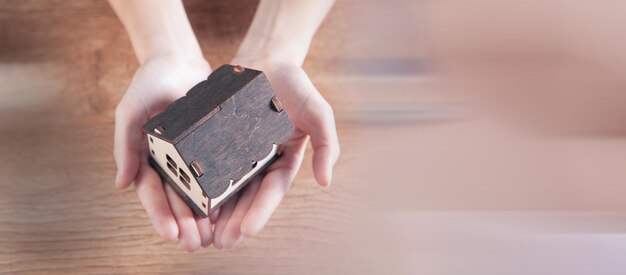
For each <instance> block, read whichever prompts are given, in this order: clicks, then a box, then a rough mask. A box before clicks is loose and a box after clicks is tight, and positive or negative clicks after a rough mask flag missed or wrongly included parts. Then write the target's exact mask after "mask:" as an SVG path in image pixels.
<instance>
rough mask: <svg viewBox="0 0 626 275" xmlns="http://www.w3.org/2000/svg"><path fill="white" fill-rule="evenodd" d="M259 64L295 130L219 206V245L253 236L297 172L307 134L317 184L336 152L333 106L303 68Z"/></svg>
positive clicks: (324, 180) (327, 175)
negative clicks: (257, 173)
mask: <svg viewBox="0 0 626 275" xmlns="http://www.w3.org/2000/svg"><path fill="white" fill-rule="evenodd" d="M261 68H262V69H263V70H264V72H265V73H266V75H267V77H268V78H269V80H270V83H271V84H272V87H273V88H274V91H275V92H276V94H277V96H278V97H279V98H280V100H281V102H282V103H283V106H284V108H285V110H286V111H287V114H288V116H289V118H290V119H291V120H292V122H293V123H294V126H295V128H296V130H295V131H294V133H293V135H292V136H291V138H290V139H289V140H288V141H287V142H285V143H284V144H283V145H282V148H283V152H282V155H281V157H280V158H279V159H278V160H277V161H276V162H275V163H273V164H272V165H271V166H270V167H269V168H268V169H267V170H266V173H265V175H263V176H262V177H257V178H256V179H254V180H253V181H252V182H251V183H250V184H249V185H248V186H247V187H246V189H245V190H244V192H243V193H242V194H241V195H240V196H239V198H234V199H231V200H230V201H229V202H228V203H227V204H226V205H224V206H223V207H222V209H221V211H220V216H219V218H218V220H217V222H216V225H215V235H214V244H215V246H216V247H218V248H232V247H234V246H235V245H237V244H238V243H239V242H240V241H241V240H242V239H243V236H253V235H255V234H257V233H258V232H259V231H260V230H261V229H262V228H263V226H264V225H265V224H266V223H267V221H268V220H269V218H270V216H271V214H272V213H273V212H274V210H275V209H276V207H277V206H278V204H279V203H280V201H281V200H282V198H283V196H284V194H285V192H286V191H287V189H288V188H289V186H290V184H291V182H292V181H293V179H294V178H295V176H296V173H297V172H298V170H299V168H300V165H301V164H302V160H303V158H304V151H305V148H306V144H307V141H308V139H309V136H310V137H311V141H312V145H313V149H314V156H313V168H314V174H315V178H316V179H317V181H318V182H319V183H320V185H322V186H328V185H329V184H330V180H331V173H332V166H333V165H334V163H335V161H336V160H337V157H338V156H339V148H338V142H337V136H336V132H335V124H334V117H333V112H332V109H331V107H330V105H328V103H327V102H326V101H325V100H324V99H323V98H322V96H321V95H320V94H319V92H317V90H316V89H315V87H314V86H313V84H312V83H311V81H310V80H309V78H308V76H307V75H306V73H305V72H304V71H303V70H302V69H301V68H300V67H297V66H284V65H280V66H266V67H261Z"/></svg>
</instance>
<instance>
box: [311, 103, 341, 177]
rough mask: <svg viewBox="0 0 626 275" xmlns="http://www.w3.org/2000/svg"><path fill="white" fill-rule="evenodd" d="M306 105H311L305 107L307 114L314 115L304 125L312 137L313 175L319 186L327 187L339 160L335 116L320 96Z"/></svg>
mask: <svg viewBox="0 0 626 275" xmlns="http://www.w3.org/2000/svg"><path fill="white" fill-rule="evenodd" d="M306 105H309V106H305V107H304V108H305V109H306V110H307V112H306V113H309V114H313V115H311V117H310V118H309V119H307V123H305V124H304V125H305V128H306V129H304V130H305V131H306V132H307V133H309V134H310V135H311V145H312V147H313V174H314V175H315V180H316V181H317V182H318V184H320V185H321V186H324V187H327V186H329V185H330V183H331V181H332V175H333V167H334V166H335V163H336V162H337V159H338V158H339V138H338V137H337V128H336V126H335V116H334V114H333V110H332V107H331V106H330V105H329V104H328V103H327V102H326V101H325V100H324V99H323V98H322V97H321V96H320V95H319V94H316V95H315V96H313V98H311V99H310V100H308V101H307V103H306ZM319 106H324V107H321V108H320V107H319Z"/></svg>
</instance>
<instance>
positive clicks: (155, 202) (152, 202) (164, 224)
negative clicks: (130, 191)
mask: <svg viewBox="0 0 626 275" xmlns="http://www.w3.org/2000/svg"><path fill="white" fill-rule="evenodd" d="M135 189H136V191H137V195H138V196H139V200H140V201H141V204H142V205H143V208H144V209H146V212H147V214H148V217H149V218H150V221H151V222H152V225H154V229H156V231H157V232H158V233H159V235H161V237H163V238H165V239H166V240H168V241H173V240H176V238H178V226H177V225H176V220H175V218H174V214H172V211H171V210H170V208H169V204H168V201H167V198H166V197H165V192H164V191H163V184H162V183H161V178H160V177H159V175H158V174H157V173H156V172H155V171H154V170H152V168H150V166H148V164H142V166H141V168H140V169H139V172H138V174H137V180H136V181H135Z"/></svg>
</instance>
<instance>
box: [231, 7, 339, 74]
mask: <svg viewBox="0 0 626 275" xmlns="http://www.w3.org/2000/svg"><path fill="white" fill-rule="evenodd" d="M334 2H335V1H334V0H316V1H309V0H263V1H261V3H260V4H259V7H258V8H257V12H256V14H255V16H254V19H253V21H252V24H251V25H250V28H249V29H248V33H247V34H246V37H245V38H244V40H243V42H242V43H241V46H240V47H239V51H238V53H237V58H236V61H241V62H242V63H252V64H254V63H259V62H264V63H277V62H280V63H291V64H295V65H298V66H301V65H302V63H303V62H304V59H305V57H306V54H307V52H308V50H309V45H310V44H311V40H312V39H313V35H315V32H316V31H317V29H318V27H319V26H320V24H321V23H322V21H323V20H324V18H325V17H326V14H327V13H328V11H329V10H330V8H331V7H332V5H333V3H334Z"/></svg>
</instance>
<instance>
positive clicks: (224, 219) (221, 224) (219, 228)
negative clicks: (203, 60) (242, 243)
mask: <svg viewBox="0 0 626 275" xmlns="http://www.w3.org/2000/svg"><path fill="white" fill-rule="evenodd" d="M236 204H237V197H232V198H230V199H229V200H228V201H227V202H226V204H224V205H222V206H221V209H220V216H219V218H218V219H217V222H216V223H215V230H214V231H213V232H214V233H213V234H214V235H213V246H215V248H217V249H224V248H226V247H224V245H223V244H222V234H223V233H224V228H225V227H226V224H227V223H228V220H229V219H230V216H231V215H232V213H233V210H234V209H235V205H236Z"/></svg>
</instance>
